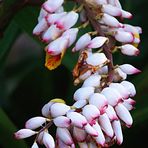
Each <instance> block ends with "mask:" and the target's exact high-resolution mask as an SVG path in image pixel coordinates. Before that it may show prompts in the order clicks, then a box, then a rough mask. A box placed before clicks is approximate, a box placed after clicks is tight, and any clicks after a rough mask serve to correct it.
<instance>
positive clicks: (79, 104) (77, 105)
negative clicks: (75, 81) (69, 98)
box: [72, 100, 87, 108]
mask: <svg viewBox="0 0 148 148" xmlns="http://www.w3.org/2000/svg"><path fill="white" fill-rule="evenodd" d="M86 104H87V100H78V101H76V102H75V103H74V104H73V105H72V106H73V107H75V108H82V107H84V106H85V105H86Z"/></svg>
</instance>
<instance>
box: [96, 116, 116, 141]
mask: <svg viewBox="0 0 148 148" xmlns="http://www.w3.org/2000/svg"><path fill="white" fill-rule="evenodd" d="M98 122H99V124H100V126H101V128H102V130H103V131H104V132H105V134H106V135H107V136H109V137H111V138H112V137H113V135H114V132H113V129H112V126H111V123H110V120H109V118H108V116H107V114H106V113H104V114H103V115H101V116H100V117H99V119H98Z"/></svg>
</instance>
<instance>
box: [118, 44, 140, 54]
mask: <svg viewBox="0 0 148 148" xmlns="http://www.w3.org/2000/svg"><path fill="white" fill-rule="evenodd" d="M120 48H121V52H122V53H123V54H125V55H128V56H137V55H138V54H139V53H140V51H139V49H137V48H136V47H134V46H133V45H131V44H125V45H122V46H121V47H120Z"/></svg>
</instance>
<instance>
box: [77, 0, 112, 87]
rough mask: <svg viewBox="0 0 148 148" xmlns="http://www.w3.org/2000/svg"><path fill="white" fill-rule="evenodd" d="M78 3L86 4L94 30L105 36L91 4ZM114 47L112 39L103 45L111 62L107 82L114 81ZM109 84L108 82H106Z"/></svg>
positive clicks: (79, 0) (83, 1) (80, 0)
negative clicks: (112, 49)
mask: <svg viewBox="0 0 148 148" xmlns="http://www.w3.org/2000/svg"><path fill="white" fill-rule="evenodd" d="M75 1H76V2H77V3H79V4H83V6H84V9H85V11H86V14H87V18H88V20H89V21H90V23H91V25H92V27H93V28H94V30H96V31H97V32H98V34H99V35H101V36H105V34H104V32H103V31H102V29H101V27H100V24H99V23H98V21H97V20H96V19H95V15H94V13H93V12H92V11H91V9H90V8H89V6H88V5H87V3H86V2H85V0H75ZM111 47H112V43H111V41H109V43H108V44H107V43H106V44H105V45H104V46H103V51H104V54H105V55H106V57H107V58H108V59H109V61H110V62H109V64H108V70H109V73H108V78H107V82H112V80H113V69H114V66H113V56H112V53H111V51H110V48H111ZM106 85H107V84H106Z"/></svg>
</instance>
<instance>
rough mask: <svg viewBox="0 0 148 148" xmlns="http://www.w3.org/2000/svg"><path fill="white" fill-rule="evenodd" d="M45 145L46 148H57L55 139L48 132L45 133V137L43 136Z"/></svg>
mask: <svg viewBox="0 0 148 148" xmlns="http://www.w3.org/2000/svg"><path fill="white" fill-rule="evenodd" d="M43 144H44V145H45V147H46V148H55V142H54V139H53V137H52V136H51V135H50V134H49V133H47V132H44V135H43Z"/></svg>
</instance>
